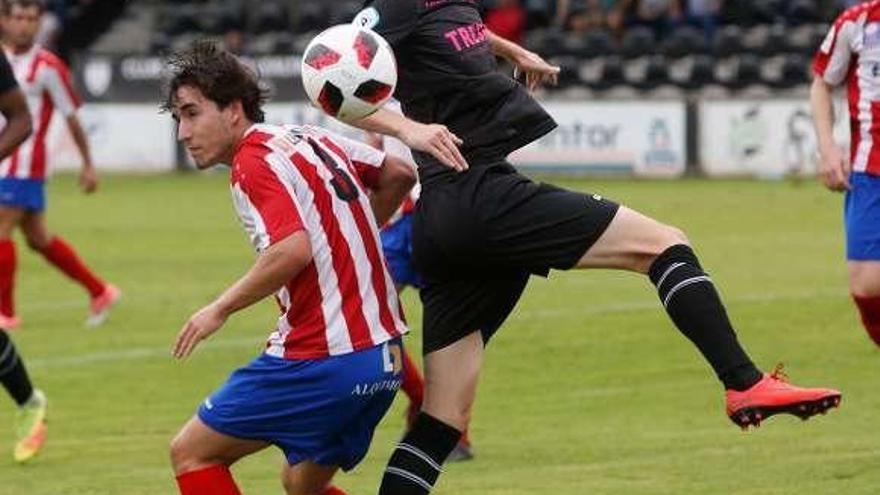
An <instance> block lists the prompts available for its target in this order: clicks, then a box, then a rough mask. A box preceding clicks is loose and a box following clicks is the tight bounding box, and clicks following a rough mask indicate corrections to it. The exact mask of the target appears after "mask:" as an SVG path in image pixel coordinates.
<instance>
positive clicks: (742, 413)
mask: <svg viewBox="0 0 880 495" xmlns="http://www.w3.org/2000/svg"><path fill="white" fill-rule="evenodd" d="M786 378H787V377H786V376H785V375H784V374H783V373H782V365H781V364H780V365H777V366H776V369H775V370H774V371H773V373H771V374H769V375H764V378H762V379H761V380H760V381H759V382H758V383H756V384H754V385H753V386H752V388H750V389H748V390H745V391H742V392H739V391H737V390H728V391H727V392H726V397H727V416H728V417H730V420H731V421H733V422H734V423H736V424H737V425H738V426H739V427H740V428H742V429H743V430H747V429H748V428H749V426H755V427H756V428H757V427H758V426H761V421H763V420H765V419H767V418H769V417H770V416H773V415H774V414H779V413H787V414H793V415H795V416H797V417H799V418H801V419H803V420H805V421H806V420H807V419H809V418H810V417H811V416H815V415H816V414H825V413H826V412H827V411H828V409H831V408H834V407H837V406H839V405H840V398H841V396H840V392H839V391H837V390H834V389H830V388H800V387H796V386H794V385H791V384H790V383H788V382H787V381H786Z"/></svg>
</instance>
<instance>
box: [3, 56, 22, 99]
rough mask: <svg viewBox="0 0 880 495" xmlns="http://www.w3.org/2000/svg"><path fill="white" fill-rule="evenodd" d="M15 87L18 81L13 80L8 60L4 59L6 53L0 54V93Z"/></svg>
mask: <svg viewBox="0 0 880 495" xmlns="http://www.w3.org/2000/svg"><path fill="white" fill-rule="evenodd" d="M17 87H18V81H16V80H15V74H14V73H13V72H12V66H11V65H9V60H6V55H3V56H0V95H2V94H4V93H6V92H7V91H9V90H12V89H15V88H17Z"/></svg>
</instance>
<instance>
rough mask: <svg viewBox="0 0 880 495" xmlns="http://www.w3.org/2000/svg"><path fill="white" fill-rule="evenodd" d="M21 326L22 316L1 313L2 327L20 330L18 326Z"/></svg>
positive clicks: (0, 323)
mask: <svg viewBox="0 0 880 495" xmlns="http://www.w3.org/2000/svg"><path fill="white" fill-rule="evenodd" d="M20 326H21V318H19V317H17V316H6V315H4V314H0V328H2V329H3V330H6V331H8V332H11V331H12V330H18V327H20Z"/></svg>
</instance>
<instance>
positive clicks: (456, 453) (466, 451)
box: [446, 438, 474, 462]
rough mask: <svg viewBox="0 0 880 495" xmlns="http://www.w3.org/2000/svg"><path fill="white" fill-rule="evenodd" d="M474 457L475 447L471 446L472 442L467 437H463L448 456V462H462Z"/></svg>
mask: <svg viewBox="0 0 880 495" xmlns="http://www.w3.org/2000/svg"><path fill="white" fill-rule="evenodd" d="M473 458H474V449H473V448H472V447H471V443H470V442H469V441H467V440H466V439H464V438H462V439H461V440H460V441H459V442H458V445H456V446H455V448H454V449H452V452H450V453H449V455H448V456H447V457H446V462H461V461H469V460H471V459H473Z"/></svg>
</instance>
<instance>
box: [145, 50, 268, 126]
mask: <svg viewBox="0 0 880 495" xmlns="http://www.w3.org/2000/svg"><path fill="white" fill-rule="evenodd" d="M168 67H169V69H170V74H169V77H168V79H167V81H166V85H165V86H166V88H165V101H164V102H163V103H162V110H163V111H166V112H167V111H171V109H172V108H173V107H174V100H175V95H176V94H177V90H178V89H180V88H181V87H183V86H191V87H193V88H196V89H198V90H199V91H201V93H202V94H203V95H204V96H205V98H207V99H209V100H211V101H213V102H214V103H216V104H217V106H218V107H220V108H221V109H223V108H226V107H227V106H229V104H231V103H232V102H234V101H236V100H237V101H240V102H241V107H242V109H244V114H245V115H246V116H247V118H248V119H249V120H250V121H251V122H263V121H264V120H265V118H266V115H265V114H264V113H263V108H262V107H263V103H265V102H266V99H267V98H268V92H267V91H266V89H265V88H264V87H263V86H262V85H261V84H260V82H259V78H258V77H257V74H256V73H255V72H254V71H252V70H251V69H250V68H248V67H247V66H245V65H244V64H243V63H241V62H240V61H239V60H238V58H236V56H235V55H233V54H232V53H230V52H228V51H226V50H224V49H223V48H221V47H220V45H219V44H217V43H216V42H213V41H207V40H204V41H197V42H195V43H193V45H192V46H191V47H190V48H188V49H186V50H183V51H179V52H176V53H174V54H172V55H171V57H170V58H169V60H168Z"/></svg>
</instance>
